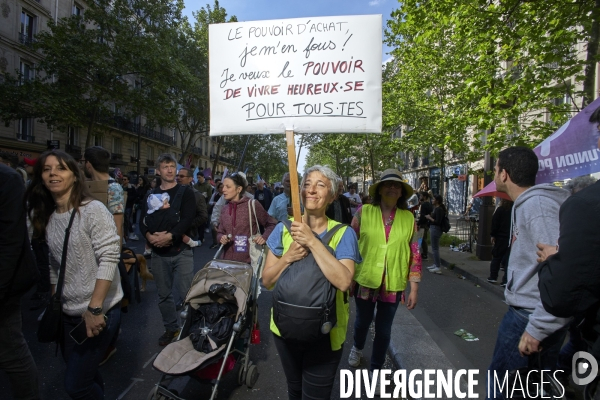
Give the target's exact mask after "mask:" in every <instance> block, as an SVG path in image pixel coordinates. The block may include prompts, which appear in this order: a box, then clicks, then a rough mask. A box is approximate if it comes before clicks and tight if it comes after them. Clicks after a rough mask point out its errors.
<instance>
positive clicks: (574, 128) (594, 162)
mask: <svg viewBox="0 0 600 400" xmlns="http://www.w3.org/2000/svg"><path fill="white" fill-rule="evenodd" d="M598 107H600V98H598V99H596V100H595V101H593V102H592V103H591V104H590V105H589V106H587V107H586V108H584V109H583V110H582V111H581V112H580V113H578V114H577V115H575V116H574V117H573V118H571V119H570V120H569V121H567V122H566V123H565V124H564V125H563V126H561V127H560V128H559V129H558V130H557V131H556V132H554V133H553V134H552V136H550V137H548V138H547V139H546V140H544V141H543V142H542V143H540V144H539V145H538V146H537V147H536V148H534V149H533V151H534V152H535V154H536V155H537V156H538V160H539V171H538V174H537V177H536V184H540V183H551V182H556V181H562V180H564V179H572V178H576V177H578V176H582V175H589V174H591V173H594V172H600V160H599V156H600V151H599V150H598V137H599V136H600V133H599V132H598V130H597V129H596V124H595V123H591V122H590V121H589V120H590V115H591V114H592V113H593V112H594V110H596V108H598Z"/></svg>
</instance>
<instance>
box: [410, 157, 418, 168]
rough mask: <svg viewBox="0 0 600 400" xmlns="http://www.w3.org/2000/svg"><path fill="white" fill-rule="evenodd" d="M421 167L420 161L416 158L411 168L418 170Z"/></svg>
mask: <svg viewBox="0 0 600 400" xmlns="http://www.w3.org/2000/svg"><path fill="white" fill-rule="evenodd" d="M418 166H419V159H418V158H415V159H414V160H413V162H412V167H411V168H417V167H418Z"/></svg>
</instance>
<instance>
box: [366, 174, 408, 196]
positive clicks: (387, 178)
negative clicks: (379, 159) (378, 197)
mask: <svg viewBox="0 0 600 400" xmlns="http://www.w3.org/2000/svg"><path fill="white" fill-rule="evenodd" d="M385 181H396V182H400V183H402V195H403V196H404V198H405V199H408V198H409V197H410V196H412V195H413V193H414V190H413V188H412V187H411V186H410V185H409V184H408V183H406V182H404V179H402V175H400V171H398V170H397V169H394V168H390V169H386V170H385V171H383V173H382V174H381V179H380V180H379V182H377V183H376V184H374V185H371V187H370V188H369V195H371V197H373V198H375V193H377V188H379V184H380V183H381V182H385Z"/></svg>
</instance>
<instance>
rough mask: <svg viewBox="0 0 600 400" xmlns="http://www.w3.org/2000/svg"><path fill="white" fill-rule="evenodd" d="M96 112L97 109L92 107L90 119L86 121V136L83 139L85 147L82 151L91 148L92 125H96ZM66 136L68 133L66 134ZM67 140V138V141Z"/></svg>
mask: <svg viewBox="0 0 600 400" xmlns="http://www.w3.org/2000/svg"><path fill="white" fill-rule="evenodd" d="M97 112H98V109H97V108H95V107H94V111H92V115H91V117H90V120H89V121H88V127H87V128H88V129H87V136H86V138H85V147H84V148H83V149H84V151H85V149H87V148H89V147H91V146H92V143H91V142H92V136H93V133H94V125H95V124H96V116H97ZM67 134H68V133H67ZM68 140H69V139H68V138H67V141H68Z"/></svg>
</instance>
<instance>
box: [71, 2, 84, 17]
mask: <svg viewBox="0 0 600 400" xmlns="http://www.w3.org/2000/svg"><path fill="white" fill-rule="evenodd" d="M81 14H83V9H82V8H81V6H80V5H79V4H73V15H77V16H79V17H80V16H81Z"/></svg>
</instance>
